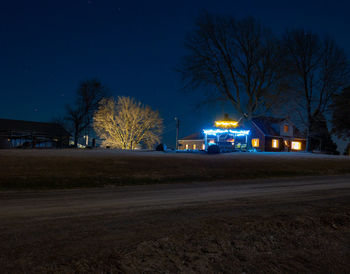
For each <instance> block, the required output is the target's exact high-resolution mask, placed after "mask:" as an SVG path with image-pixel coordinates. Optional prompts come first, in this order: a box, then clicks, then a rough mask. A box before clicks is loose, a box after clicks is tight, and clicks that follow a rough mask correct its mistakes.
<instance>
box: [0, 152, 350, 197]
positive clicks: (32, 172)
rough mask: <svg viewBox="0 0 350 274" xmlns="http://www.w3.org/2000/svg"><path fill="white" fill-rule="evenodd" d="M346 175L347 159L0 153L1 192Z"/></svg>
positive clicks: (274, 155) (349, 166) (349, 165)
mask: <svg viewBox="0 0 350 274" xmlns="http://www.w3.org/2000/svg"><path fill="white" fill-rule="evenodd" d="M346 173H350V157H346V156H329V155H315V154H307V153H228V154H220V155H207V154H190V153H187V154H184V153H163V152H121V151H114V150H0V174H1V177H0V189H3V190H4V189H9V190H11V189H40V188H44V189H45V188H48V189H50V188H76V187H100V186H107V185H132V184H154V183H172V182H191V181H213V180H218V181H219V180H235V179H245V178H246V179H252V178H269V177H285V176H308V175H333V174H334V175H335V174H346Z"/></svg>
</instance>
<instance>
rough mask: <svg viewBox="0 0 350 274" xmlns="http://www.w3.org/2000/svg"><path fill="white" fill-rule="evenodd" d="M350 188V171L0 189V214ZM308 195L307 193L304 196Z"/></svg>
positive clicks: (85, 211)
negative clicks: (227, 179)
mask: <svg viewBox="0 0 350 274" xmlns="http://www.w3.org/2000/svg"><path fill="white" fill-rule="evenodd" d="M334 189H350V175H346V176H344V175H342V176H324V177H304V178H289V179H286V178H284V179H266V180H246V181H234V182H201V183H191V184H169V185H148V186H135V187H111V188H108V187H107V188H99V189H76V190H61V191H39V192H38V191H37V192H29V191H25V192H1V193H0V201H1V207H0V217H6V216H11V217H16V216H17V217H19V216H41V217H44V216H47V217H49V216H50V214H60V215H61V216H71V215H80V216H83V215H91V214H98V213H99V212H101V211H104V210H114V211H115V212H119V213H122V212H125V211H127V212H130V211H131V210H132V211H140V210H152V209H154V208H156V209H159V208H163V209H165V208H167V209H171V208H178V207H184V206H187V205H191V206H194V205H197V204H201V203H206V202H211V203H213V202H222V201H226V200H231V199H237V198H248V197H271V198H273V197H282V196H286V195H288V196H293V195H295V197H296V198H297V199H298V198H299V196H300V195H299V194H300V193H305V192H312V191H318V190H334ZM309 198H310V199H311V198H312V197H309Z"/></svg>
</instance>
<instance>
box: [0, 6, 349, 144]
mask: <svg viewBox="0 0 350 274" xmlns="http://www.w3.org/2000/svg"><path fill="white" fill-rule="evenodd" d="M346 2H347V1H337V0H335V1H306V0H304V1H283V0H282V1H281V0H280V1H249V0H247V1H234V0H231V1H213V0H211V1H209V0H208V1H206V0H202V1H117V0H113V1H108V0H82V1H80V0H60V1H56V0H49V1H48V0H43V1H39V0H31V1H28V0H18V1H17V0H11V1H10V0H8V1H5V0H2V1H1V2H0V80H1V86H0V93H1V97H0V117H1V118H13V119H25V120H36V121H49V120H51V118H52V117H53V116H58V115H61V114H63V112H64V106H65V105H66V104H67V103H70V102H71V101H72V100H73V96H74V92H75V89H76V88H77V86H78V84H79V82H80V81H81V80H84V79H88V78H92V77H97V78H99V79H100V80H101V81H102V82H103V83H104V84H105V85H106V86H108V87H109V88H110V90H111V93H112V95H114V96H118V95H127V96H132V97H135V98H137V99H138V100H140V101H142V102H143V103H145V104H148V105H150V106H152V107H153V108H155V109H158V110H159V111H160V113H161V115H162V116H163V118H164V119H165V126H166V129H165V131H166V134H165V137H166V141H168V142H170V140H171V138H173V137H174V136H175V122H174V120H173V117H174V116H179V117H180V119H181V121H182V128H181V129H182V130H181V134H180V135H181V136H183V135H186V134H190V133H192V132H194V131H198V130H199V129H201V128H202V127H203V126H204V125H205V124H211V122H212V120H213V119H214V118H215V116H216V115H221V114H222V113H223V111H225V112H232V111H230V109H229V107H227V106H226V107H225V108H223V107H221V106H218V107H213V106H211V107H205V108H202V109H201V110H198V109H196V108H194V106H193V105H194V104H195V103H196V100H197V99H198V98H199V97H200V96H199V94H196V95H184V94H183V93H181V92H180V91H179V90H180V88H181V82H180V79H179V75H177V73H176V72H175V71H174V68H175V67H176V65H177V64H178V62H179V60H180V58H181V57H182V56H183V55H184V54H185V49H184V46H183V44H184V38H185V35H186V33H188V32H189V31H191V30H192V29H193V23H194V20H195V18H196V16H198V15H199V14H200V13H201V12H202V11H203V10H208V11H209V12H213V13H226V14H231V15H233V16H236V17H244V16H247V15H251V16H254V17H257V18H259V19H260V20H261V21H262V22H263V23H265V24H266V25H267V26H269V27H271V28H272V30H274V31H275V32H276V33H280V32H282V31H283V30H284V29H285V28H287V27H289V28H294V27H305V28H308V29H311V30H313V31H315V32H318V33H320V34H324V33H327V34H330V35H331V36H332V37H334V38H335V39H336V41H337V42H338V44H339V45H340V46H341V47H343V48H344V49H345V51H346V52H347V54H348V55H349V54H350V35H349V28H350V19H349V10H350V4H349V3H346ZM199 99H200V98H199Z"/></svg>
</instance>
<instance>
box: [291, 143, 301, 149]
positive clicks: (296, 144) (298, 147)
mask: <svg viewBox="0 0 350 274" xmlns="http://www.w3.org/2000/svg"><path fill="white" fill-rule="evenodd" d="M292 149H294V150H301V142H292Z"/></svg>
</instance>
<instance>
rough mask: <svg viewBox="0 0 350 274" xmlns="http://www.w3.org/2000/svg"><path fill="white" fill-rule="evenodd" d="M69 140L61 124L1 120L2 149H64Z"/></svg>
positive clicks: (0, 143)
mask: <svg viewBox="0 0 350 274" xmlns="http://www.w3.org/2000/svg"><path fill="white" fill-rule="evenodd" d="M69 138H70V134H69V133H68V132H67V131H66V130H65V129H64V128H63V127H62V126H61V125H59V124H55V123H41V122H32V121H21V120H10V119H0V148H17V147H25V148H64V147H68V146H69Z"/></svg>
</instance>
